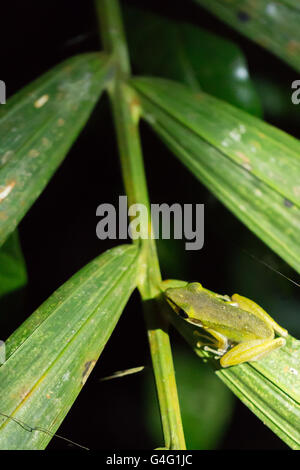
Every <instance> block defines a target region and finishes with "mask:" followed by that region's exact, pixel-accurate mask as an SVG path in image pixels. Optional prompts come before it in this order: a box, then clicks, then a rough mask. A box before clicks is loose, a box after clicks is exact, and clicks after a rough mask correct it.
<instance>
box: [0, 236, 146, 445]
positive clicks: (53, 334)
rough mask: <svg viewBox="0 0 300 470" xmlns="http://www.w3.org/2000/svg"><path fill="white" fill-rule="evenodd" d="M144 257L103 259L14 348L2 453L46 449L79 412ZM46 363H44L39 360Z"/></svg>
mask: <svg viewBox="0 0 300 470" xmlns="http://www.w3.org/2000/svg"><path fill="white" fill-rule="evenodd" d="M137 259H138V251H137V249H136V247H134V246H127V245H123V246H120V247H117V248H114V249H112V250H109V251H108V252H106V253H104V254H103V255H101V256H99V257H98V258H96V259H95V260H93V261H92V262H91V263H89V264H88V265H86V266H85V267H84V268H83V269H82V270H80V271H79V272H78V273H76V274H75V275H74V276H73V277H72V278H71V279H70V280H69V281H67V282H66V283H65V284H64V285H63V286H62V287H60V288H59V289H58V290H57V291H56V292H55V293H54V294H53V295H52V296H50V297H49V299H48V300H47V301H46V302H44V304H43V305H42V306H41V307H39V309H38V310H37V311H36V312H35V313H34V314H33V315H31V317H29V318H28V319H27V320H26V321H25V322H24V324H23V325H22V326H21V327H20V328H18V330H16V332H15V333H13V335H12V336H11V337H10V338H9V339H8V340H7V342H6V351H7V361H6V362H5V363H4V364H3V365H2V367H0V377H1V380H0V389H1V391H2V393H1V400H0V412H2V413H5V414H6V415H9V416H13V418H15V419H18V420H19V421H21V422H23V423H27V424H28V425H29V426H32V427H33V428H37V427H38V428H42V429H46V430H47V433H46V432H44V433H43V432H41V431H36V432H34V433H29V432H28V430H26V429H23V428H22V427H21V426H19V425H18V424H17V423H16V422H15V421H13V420H11V419H7V418H5V417H3V416H2V417H1V416H0V423H1V425H0V448H2V449H42V448H45V446H46V445H47V443H48V442H49V441H50V439H51V435H49V432H50V433H54V432H55V431H56V429H57V428H58V427H59V425H60V423H61V422H62V420H63V418H64V417H65V415H66V413H67V412H68V410H69V409H70V407H71V406H72V404H73V402H74V400H75V399H76V397H77V395H78V393H79V392H80V390H81V388H82V386H83V385H84V383H85V381H86V379H87V378H88V376H89V374H90V372H91V371H92V369H93V367H94V365H95V363H96V360H97V359H98V357H99V355H100V354H101V351H102V350H103V348H104V346H105V344H106V342H107V340H108V338H109V336H110V334H111V332H112V331H113V329H114V327H115V325H116V323H117V321H118V319H119V316H120V314H121V312H122V310H123V307H124V306H125V304H126V301H127V299H128V297H129V295H130V294H131V292H132V291H133V289H134V288H135V286H136V280H137V278H136V277H137ZM37 357H38V360H37Z"/></svg>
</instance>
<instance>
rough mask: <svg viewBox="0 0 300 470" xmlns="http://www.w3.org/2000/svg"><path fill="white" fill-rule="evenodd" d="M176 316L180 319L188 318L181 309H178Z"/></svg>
mask: <svg viewBox="0 0 300 470" xmlns="http://www.w3.org/2000/svg"><path fill="white" fill-rule="evenodd" d="M178 315H179V316H180V317H181V318H189V316H188V314H187V313H186V312H185V311H184V310H183V309H182V308H180V309H179V310H178Z"/></svg>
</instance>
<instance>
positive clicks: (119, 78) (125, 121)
mask: <svg viewBox="0 0 300 470" xmlns="http://www.w3.org/2000/svg"><path fill="white" fill-rule="evenodd" d="M95 1H96V8H97V12H98V17H99V22H100V27H101V37H102V40H103V45H104V48H105V50H106V51H107V52H108V53H110V54H112V55H113V56H114V58H115V61H116V79H115V81H114V83H113V85H112V86H111V88H110V89H109V94H110V98H111V103H112V108H113V115H114V121H115V126H116V131H117V139H118V147H119V153H120V158H121V166H122V174H123V180H124V185H125V190H126V194H127V196H128V204H129V206H132V205H133V204H142V205H143V206H144V207H146V209H147V220H144V221H143V222H144V226H143V227H142V233H143V235H144V238H143V239H139V240H136V241H135V242H136V243H139V244H140V248H141V263H140V267H141V270H140V280H139V290H140V293H141V296H142V300H143V306H144V312H145V318H146V324H147V329H148V338H149V344H150V351H151V357H152V363H153V369H154V375H155V380H156V388H157V393H158V399H159V405H160V413H161V419H162V427H163V433H164V439H165V447H166V448H168V449H185V441H184V434H183V428H182V423H181V416H180V408H179V401H178V395H177V388H176V381H175V374H174V366H173V359H172V351H171V346H170V340H169V335H168V331H167V328H168V325H167V324H166V322H165V320H164V318H163V317H162V315H161V314H160V313H158V305H159V304H158V302H156V300H155V298H156V297H157V295H158V294H159V293H160V288H159V286H160V283H161V274H160V269H159V262H158V257H157V252H156V245H155V241H154V240H153V239H152V238H151V233H152V227H151V220H150V203H149V197H148V190H147V183H146V176H145V170H144V162H143V155H142V149H141V142H140V135H139V128H138V124H139V103H138V101H137V99H136V97H135V96H133V95H132V92H131V91H130V90H129V88H128V87H127V85H126V82H125V80H126V79H127V78H128V77H129V75H130V62H129V54H128V50H127V43H126V38H125V33H124V29H123V23H122V16H121V10H120V5H119V1H118V0H95Z"/></svg>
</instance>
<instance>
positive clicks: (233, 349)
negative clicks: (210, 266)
mask: <svg viewBox="0 0 300 470" xmlns="http://www.w3.org/2000/svg"><path fill="white" fill-rule="evenodd" d="M165 282H167V284H166V286H167V288H165V289H164V290H163V295H164V298H165V299H166V300H167V302H168V303H169V305H170V306H171V307H172V309H173V310H174V311H175V312H176V313H177V314H178V315H179V316H180V317H182V318H183V319H184V320H185V321H187V322H189V323H191V324H192V325H194V326H195V327H196V329H195V331H194V334H195V335H196V336H197V347H198V348H204V350H206V351H209V352H212V353H214V354H215V358H218V359H220V365H221V367H224V368H225V367H230V366H234V365H239V364H242V363H244V362H251V361H258V360H260V359H261V358H263V357H264V356H266V355H267V354H269V353H270V352H271V351H274V350H275V349H278V348H281V347H282V346H284V345H285V343H286V340H285V338H286V337H287V336H288V331H287V330H286V329H285V328H282V327H281V326H280V325H278V323H276V322H275V320H274V319H273V318H272V317H271V316H270V315H269V314H268V313H267V312H266V311H265V310H264V309H263V308H262V307H260V306H259V305H258V304H257V303H255V302H254V301H253V300H250V299H248V298H247V297H244V296H242V295H239V294H234V295H232V296H231V297H229V296H227V295H220V294H215V293H214V292H211V291H210V290H208V289H206V288H204V287H203V286H202V284H200V283H199V282H191V283H184V282H183V281H179V286H178V282H177V285H176V282H175V286H176V287H168V286H169V285H172V281H171V282H170V281H165ZM275 334H276V335H277V336H278V337H275Z"/></svg>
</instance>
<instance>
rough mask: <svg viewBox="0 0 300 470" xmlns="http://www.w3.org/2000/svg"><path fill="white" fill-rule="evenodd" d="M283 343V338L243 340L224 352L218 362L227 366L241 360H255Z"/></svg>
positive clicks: (239, 362)
mask: <svg viewBox="0 0 300 470" xmlns="http://www.w3.org/2000/svg"><path fill="white" fill-rule="evenodd" d="M284 345H285V339H284V338H277V339H254V340H252V341H244V342H242V343H239V344H238V345H236V346H234V347H233V348H232V349H230V350H229V351H228V352H227V353H226V354H224V356H223V357H221V359H220V364H221V366H222V367H229V366H234V365H237V364H241V363H242V362H247V361H257V360H258V359H261V358H262V357H263V356H265V355H266V354H269V353H270V352H271V351H273V350H274V349H277V348H281V346H284Z"/></svg>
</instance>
